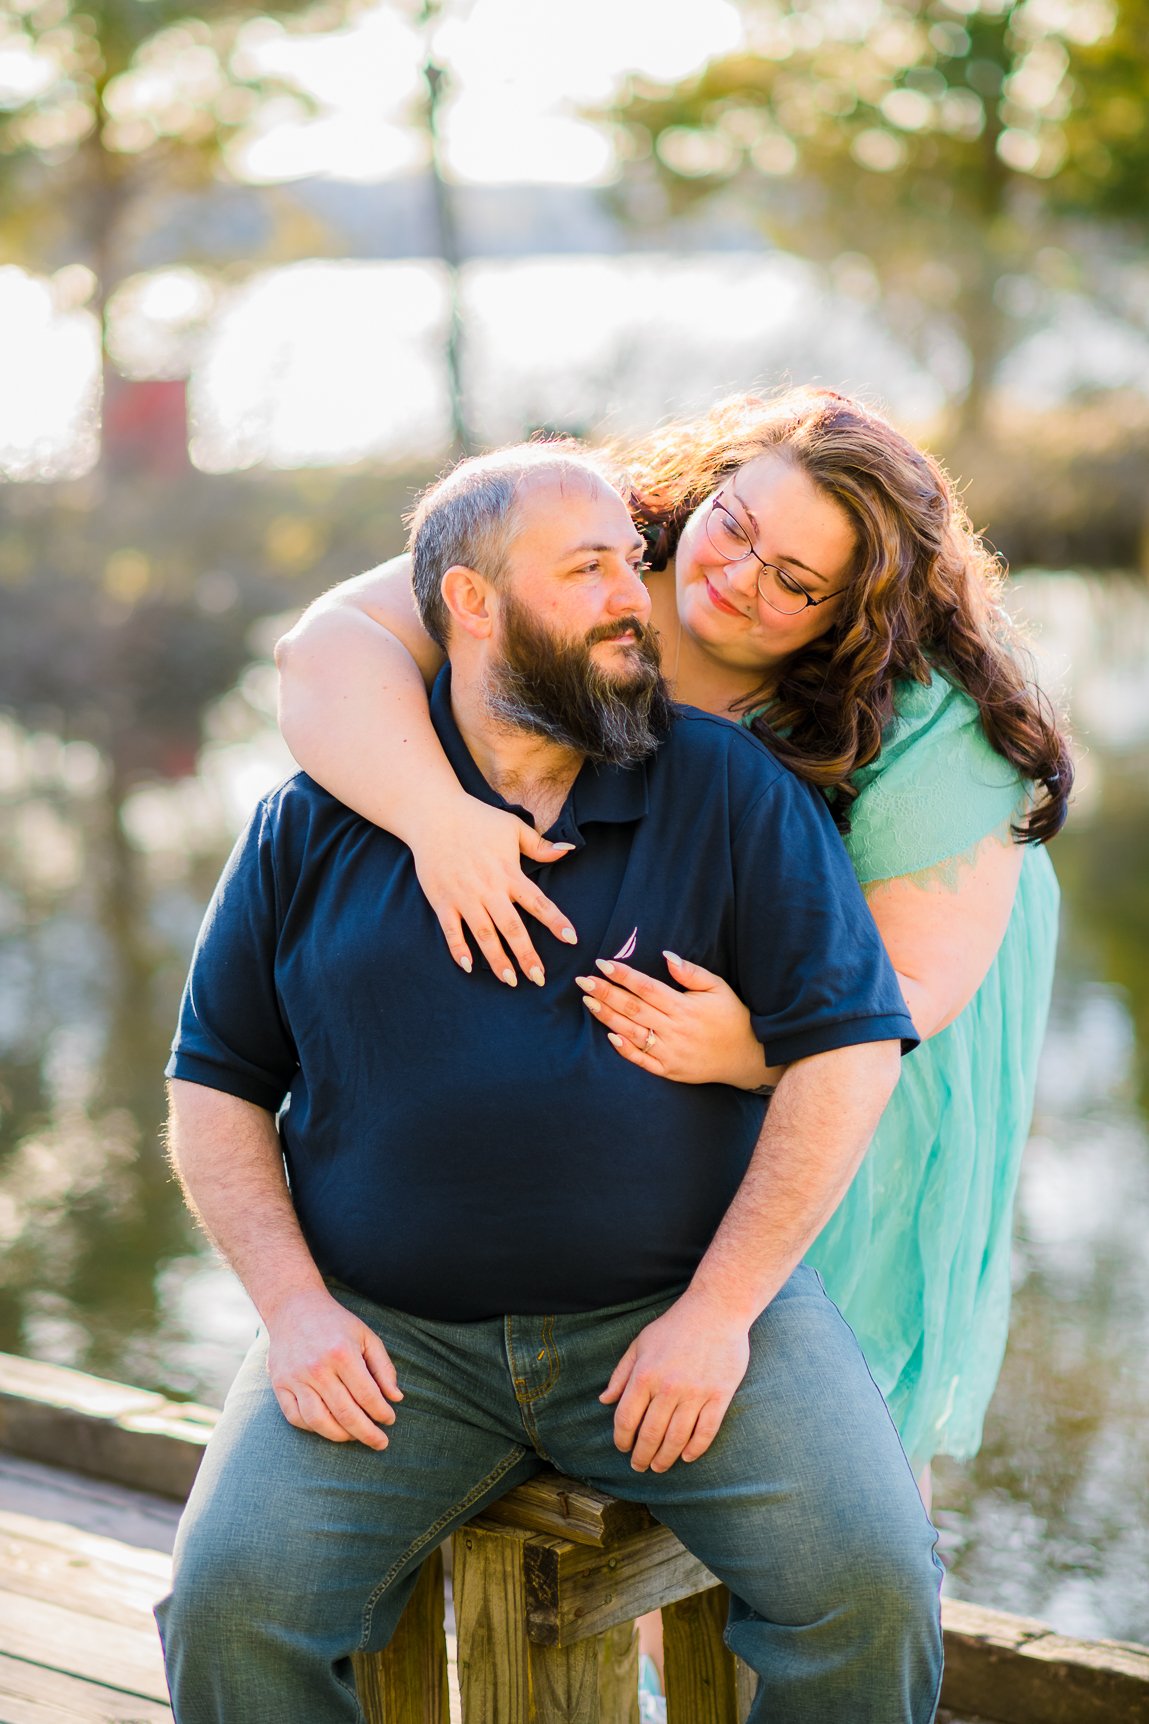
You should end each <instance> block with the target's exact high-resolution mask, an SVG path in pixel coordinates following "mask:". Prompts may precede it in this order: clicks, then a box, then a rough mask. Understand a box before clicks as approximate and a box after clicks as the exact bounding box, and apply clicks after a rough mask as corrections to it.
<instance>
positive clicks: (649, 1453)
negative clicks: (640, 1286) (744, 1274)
mask: <svg viewBox="0 0 1149 1724" xmlns="http://www.w3.org/2000/svg"><path fill="white" fill-rule="evenodd" d="M749 1362H750V1338H749V1335H748V1333H747V1329H746V1325H745V1323H744V1322H743V1321H741V1320H740V1319H732V1318H731V1317H730V1316H729V1314H728V1313H725V1312H722V1311H720V1310H718V1309H716V1307H715V1306H714V1305H713V1304H707V1303H704V1302H703V1301H702V1300H701V1299H699V1298H698V1297H697V1295H695V1294H692V1293H691V1292H690V1291H689V1290H687V1292H685V1293H684V1294H683V1295H682V1297H681V1298H680V1299H677V1300H676V1301H675V1303H674V1304H673V1305H672V1306H671V1307H670V1309H669V1311H665V1312H664V1313H663V1314H662V1316H661V1317H658V1318H656V1319H655V1321H654V1322H653V1323H648V1324H647V1326H646V1328H645V1329H643V1330H642V1331H641V1332H640V1333H639V1334H638V1335H636V1336H635V1338H634V1340H633V1341H632V1342H631V1344H630V1346H629V1347H628V1348H627V1350H626V1352H625V1353H624V1354H623V1356H622V1358H621V1359H620V1360H619V1362H618V1364H617V1365H616V1366H615V1369H614V1373H613V1375H612V1376H611V1379H610V1382H609V1383H608V1384H607V1386H606V1389H605V1390H604V1392H603V1393H602V1394H601V1395H600V1396H599V1400H600V1401H602V1403H603V1405H604V1406H608V1407H609V1406H611V1405H613V1404H614V1403H615V1402H616V1401H617V1403H618V1409H617V1411H616V1413H615V1415H614V1442H615V1447H616V1448H618V1449H621V1450H622V1452H623V1454H628V1453H629V1454H630V1456H631V1463H630V1464H631V1466H632V1467H633V1468H634V1470H635V1471H636V1472H639V1473H642V1472H645V1471H646V1469H647V1468H648V1467H649V1468H650V1469H651V1471H652V1472H656V1473H664V1472H666V1471H667V1470H668V1468H670V1467H672V1466H673V1465H674V1463H675V1461H677V1460H679V1459H681V1460H684V1461H695V1460H697V1459H698V1457H699V1455H703V1454H705V1453H706V1451H707V1449H708V1448H709V1447H710V1445H711V1443H712V1442H713V1441H714V1438H715V1437H716V1436H717V1434H718V1428H719V1426H720V1425H721V1423H722V1420H723V1419H724V1418H725V1416H726V1409H727V1407H728V1406H729V1405H730V1403H731V1401H732V1400H733V1398H734V1394H735V1391H736V1390H737V1388H738V1385H739V1383H740V1382H741V1381H742V1379H743V1377H744V1376H745V1375H746V1367H747V1365H748V1364H749Z"/></svg>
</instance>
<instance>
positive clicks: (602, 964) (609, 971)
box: [595, 958, 614, 976]
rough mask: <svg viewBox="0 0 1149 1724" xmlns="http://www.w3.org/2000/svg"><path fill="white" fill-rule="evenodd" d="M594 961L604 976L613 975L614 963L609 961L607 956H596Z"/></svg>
mask: <svg viewBox="0 0 1149 1724" xmlns="http://www.w3.org/2000/svg"><path fill="white" fill-rule="evenodd" d="M595 963H596V964H597V965H598V967H599V969H600V970H601V971H602V973H603V975H604V976H613V975H614V965H613V964H612V963H611V961H610V959H609V958H596V959H595Z"/></svg>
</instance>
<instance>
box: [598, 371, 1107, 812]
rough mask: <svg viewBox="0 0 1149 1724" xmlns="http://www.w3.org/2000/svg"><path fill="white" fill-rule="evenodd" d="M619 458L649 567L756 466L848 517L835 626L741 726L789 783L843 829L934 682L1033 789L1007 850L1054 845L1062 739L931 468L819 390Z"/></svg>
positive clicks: (720, 413) (741, 411)
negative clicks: (964, 707)
mask: <svg viewBox="0 0 1149 1724" xmlns="http://www.w3.org/2000/svg"><path fill="white" fill-rule="evenodd" d="M616 453H618V454H620V455H621V459H622V461H623V464H624V465H625V468H626V471H627V475H628V483H629V486H630V488H631V496H630V503H631V508H632V511H633V513H634V517H635V520H636V522H637V523H638V526H639V528H640V529H641V530H642V531H643V533H644V534H645V536H646V538H647V541H648V544H649V545H650V555H651V561H652V563H653V565H654V567H656V568H662V567H665V565H666V564H667V562H668V561H669V560H670V558H671V557H672V556H673V555H674V551H675V548H676V546H677V544H678V539H679V536H680V534H681V532H682V528H683V526H684V525H685V523H686V521H687V519H688V518H689V516H690V515H691V513H692V512H693V511H694V510H695V509H696V508H697V507H698V505H699V504H700V503H703V502H705V501H706V499H707V498H708V497H710V496H711V495H712V494H713V492H714V491H715V490H717V489H718V487H719V486H720V485H721V484H722V483H723V482H724V481H725V480H726V479H727V478H728V477H729V476H730V474H731V473H733V472H735V471H736V470H737V469H738V468H739V467H741V466H743V465H745V463H746V462H748V461H753V460H754V459H755V458H756V457H757V456H759V455H763V454H767V453H776V454H779V455H781V456H783V457H784V458H785V459H786V460H787V461H790V462H792V463H793V464H794V465H795V466H796V467H798V468H800V469H801V471H802V472H804V473H805V474H807V476H808V477H809V478H810V479H811V480H812V481H813V483H814V484H815V485H817V486H818V488H819V489H820V490H821V491H823V492H824V493H825V494H826V495H827V496H829V497H832V498H833V499H834V501H835V502H836V503H838V504H839V505H840V506H841V508H842V509H843V510H844V511H845V513H846V515H847V516H848V517H849V520H850V524H851V526H852V527H853V529H854V533H855V537H856V540H857V552H856V555H855V557H854V560H853V564H852V567H851V569H850V577H849V586H848V588H847V592H846V595H845V601H844V603H843V605H842V607H841V609H840V612H839V615H838V617H837V618H836V620H835V622H834V624H833V626H832V627H831V628H830V630H829V631H828V632H827V633H826V634H824V635H821V636H820V637H819V638H818V639H816V640H814V641H811V642H810V643H809V644H808V645H807V646H805V647H803V648H802V649H801V650H800V651H799V652H796V653H795V654H794V656H793V657H792V658H790V659H787V660H786V661H785V663H784V664H783V666H782V669H781V672H780V674H779V676H778V679H777V682H776V683H775V684H774V685H773V687H772V688H771V690H770V700H769V706H768V708H767V709H766V711H763V712H760V713H757V714H756V715H755V717H754V719H753V721H752V723H753V728H754V729H755V730H756V731H757V732H758V733H759V734H760V735H761V736H762V738H763V740H764V741H766V742H768V743H769V745H770V747H771V748H772V749H773V750H774V752H775V753H776V754H777V755H778V757H779V758H780V759H781V760H782V761H784V762H785V764H786V765H787V766H789V767H790V769H791V770H792V771H793V772H795V773H797V774H798V775H799V776H800V777H802V778H804V779H806V780H807V781H808V782H810V783H812V784H815V785H817V786H818V787H819V788H820V789H822V790H823V791H824V792H826V793H828V795H829V800H830V802H831V805H832V807H833V809H834V814H835V818H836V819H837V821H838V825H839V827H840V828H841V829H842V830H843V831H848V830H849V808H850V804H851V802H852V801H853V799H854V797H855V796H856V794H857V792H856V790H855V789H854V787H853V785H852V783H851V778H852V774H853V773H854V772H855V771H856V770H857V768H859V767H862V766H865V765H867V764H868V763H869V762H870V761H871V760H873V759H874V757H875V756H876V755H877V753H878V752H879V750H880V748H881V743H882V731H883V730H884V729H885V727H886V726H887V725H888V724H889V723H890V720H891V719H892V718H893V716H894V691H895V684H896V683H897V682H899V681H900V680H905V679H910V680H912V681H914V682H919V683H928V682H929V681H930V679H931V675H932V672H933V670H934V669H935V668H936V669H938V670H940V671H941V672H942V674H943V675H945V676H946V677H948V678H949V679H950V680H951V681H952V682H954V683H955V684H957V686H958V687H960V688H962V689H964V690H965V691H966V693H967V694H968V695H969V696H970V697H971V698H972V699H973V700H974V701H976V702H977V706H978V709H979V711H980V713H981V723H982V728H983V730H984V731H985V734H986V737H987V738H988V740H989V742H990V743H991V744H992V745H993V747H994V748H995V749H996V750H997V752H998V753H999V754H1001V755H1003V756H1004V758H1005V759H1006V760H1008V761H1010V762H1011V763H1012V764H1013V765H1014V766H1015V767H1016V768H1017V771H1018V773H1019V775H1020V776H1021V777H1022V778H1023V779H1025V780H1026V781H1027V782H1030V783H1032V784H1034V785H1035V786H1036V787H1037V789H1038V794H1037V800H1036V802H1035V805H1034V806H1033V808H1032V809H1031V810H1030V812H1029V814H1028V815H1027V817H1026V818H1025V819H1024V821H1022V822H1021V823H1020V824H1019V825H1017V826H1015V827H1014V836H1015V838H1016V839H1017V840H1018V842H1019V843H1039V842H1043V841H1045V840H1047V839H1050V838H1052V837H1054V836H1055V834H1056V833H1057V832H1058V831H1060V829H1061V827H1062V825H1063V824H1064V821H1065V816H1066V805H1067V802H1068V798H1069V792H1070V789H1071V786H1072V783H1073V766H1072V762H1071V759H1070V755H1069V749H1068V746H1067V742H1066V739H1065V737H1064V735H1063V733H1062V731H1061V730H1060V729H1059V726H1058V723H1057V721H1056V719H1055V717H1054V714H1053V711H1052V709H1051V707H1050V704H1049V701H1048V699H1047V698H1046V697H1045V696H1044V695H1043V694H1042V693H1041V691H1040V690H1039V689H1038V688H1037V686H1036V684H1035V683H1034V682H1033V681H1032V679H1031V678H1029V677H1028V676H1027V675H1026V672H1025V669H1024V666H1023V663H1022V659H1021V656H1020V655H1019V653H1018V650H1017V645H1016V642H1015V641H1014V639H1013V637H1012V635H1011V630H1010V627H1009V623H1008V620H1007V619H1006V616H1005V613H1004V612H1003V610H1002V609H1001V605H1000V594H1001V588H1002V584H1003V581H1004V578H1005V570H1004V569H1003V567H1002V565H1001V562H1000V560H999V559H998V557H997V556H996V554H995V553H994V552H992V551H991V550H990V549H989V548H988V547H987V546H986V545H985V544H984V543H983V541H982V540H981V539H980V538H979V537H978V535H977V534H976V533H975V532H974V530H973V528H972V527H971V525H970V522H969V519H968V517H967V515H966V513H965V510H964V508H963V507H962V504H961V502H960V500H959V498H958V497H957V495H956V494H955V492H954V489H953V486H952V485H951V483H950V481H949V479H948V478H947V476H946V474H945V472H944V471H943V469H942V467H941V466H940V464H939V463H938V462H937V461H935V460H934V459H933V457H932V456H930V455H927V454H924V453H923V452H922V451H921V450H919V449H916V448H915V447H914V445H913V444H912V443H910V442H909V441H908V439H907V438H905V437H904V436H902V434H901V432H899V431H897V430H895V428H894V427H893V426H892V425H891V424H890V423H889V422H888V421H887V420H886V419H883V418H882V417H881V415H880V414H878V413H875V412H873V411H872V410H871V409H870V408H868V407H866V406H864V405H863V404H862V403H861V402H859V401H855V400H852V399H850V398H849V397H848V396H844V395H838V394H836V393H835V392H834V391H832V390H829V389H794V390H787V391H786V392H785V393H783V394H781V395H779V396H777V397H776V398H774V399H772V400H766V399H763V398H761V397H758V396H754V395H740V396H735V397H733V398H731V399H730V400H727V401H723V402H720V403H719V404H718V406H716V407H714V408H713V409H712V410H711V411H710V412H709V413H707V414H705V415H704V416H703V417H702V418H700V419H695V420H690V421H686V420H683V421H679V422H676V423H674V424H671V425H668V426H665V427H664V428H663V429H662V430H660V431H658V432H656V433H655V434H654V435H653V436H652V437H649V438H646V439H644V440H643V441H642V442H641V443H639V444H637V445H634V446H632V447H630V448H629V449H626V450H625V451H617V452H616ZM755 698H758V699H760V698H761V695H759V696H757V697H751V698H750V699H748V700H747V701H746V702H745V703H744V709H745V710H752V708H753V706H754V704H755Z"/></svg>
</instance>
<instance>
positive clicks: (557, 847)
mask: <svg viewBox="0 0 1149 1724" xmlns="http://www.w3.org/2000/svg"><path fill="white" fill-rule="evenodd" d="M551 849H552V850H563V851H566V850H573V849H574V845H573V844H555V843H553V842H552V844H551Z"/></svg>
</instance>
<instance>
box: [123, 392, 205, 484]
mask: <svg viewBox="0 0 1149 1724" xmlns="http://www.w3.org/2000/svg"><path fill="white" fill-rule="evenodd" d="M103 460H104V464H105V466H107V467H110V468H111V469H112V471H113V472H115V473H122V474H129V473H130V474H144V473H147V474H154V475H155V476H156V477H159V478H178V477H179V475H180V474H181V473H186V472H187V471H188V469H189V467H190V462H189V460H188V412H187V384H186V383H185V381H184V380H183V378H182V377H177V378H154V377H153V378H144V379H141V380H138V381H137V380H133V379H131V378H127V377H120V376H118V375H117V374H116V373H115V372H108V373H107V374H106V376H105V380H104V423H103Z"/></svg>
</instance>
